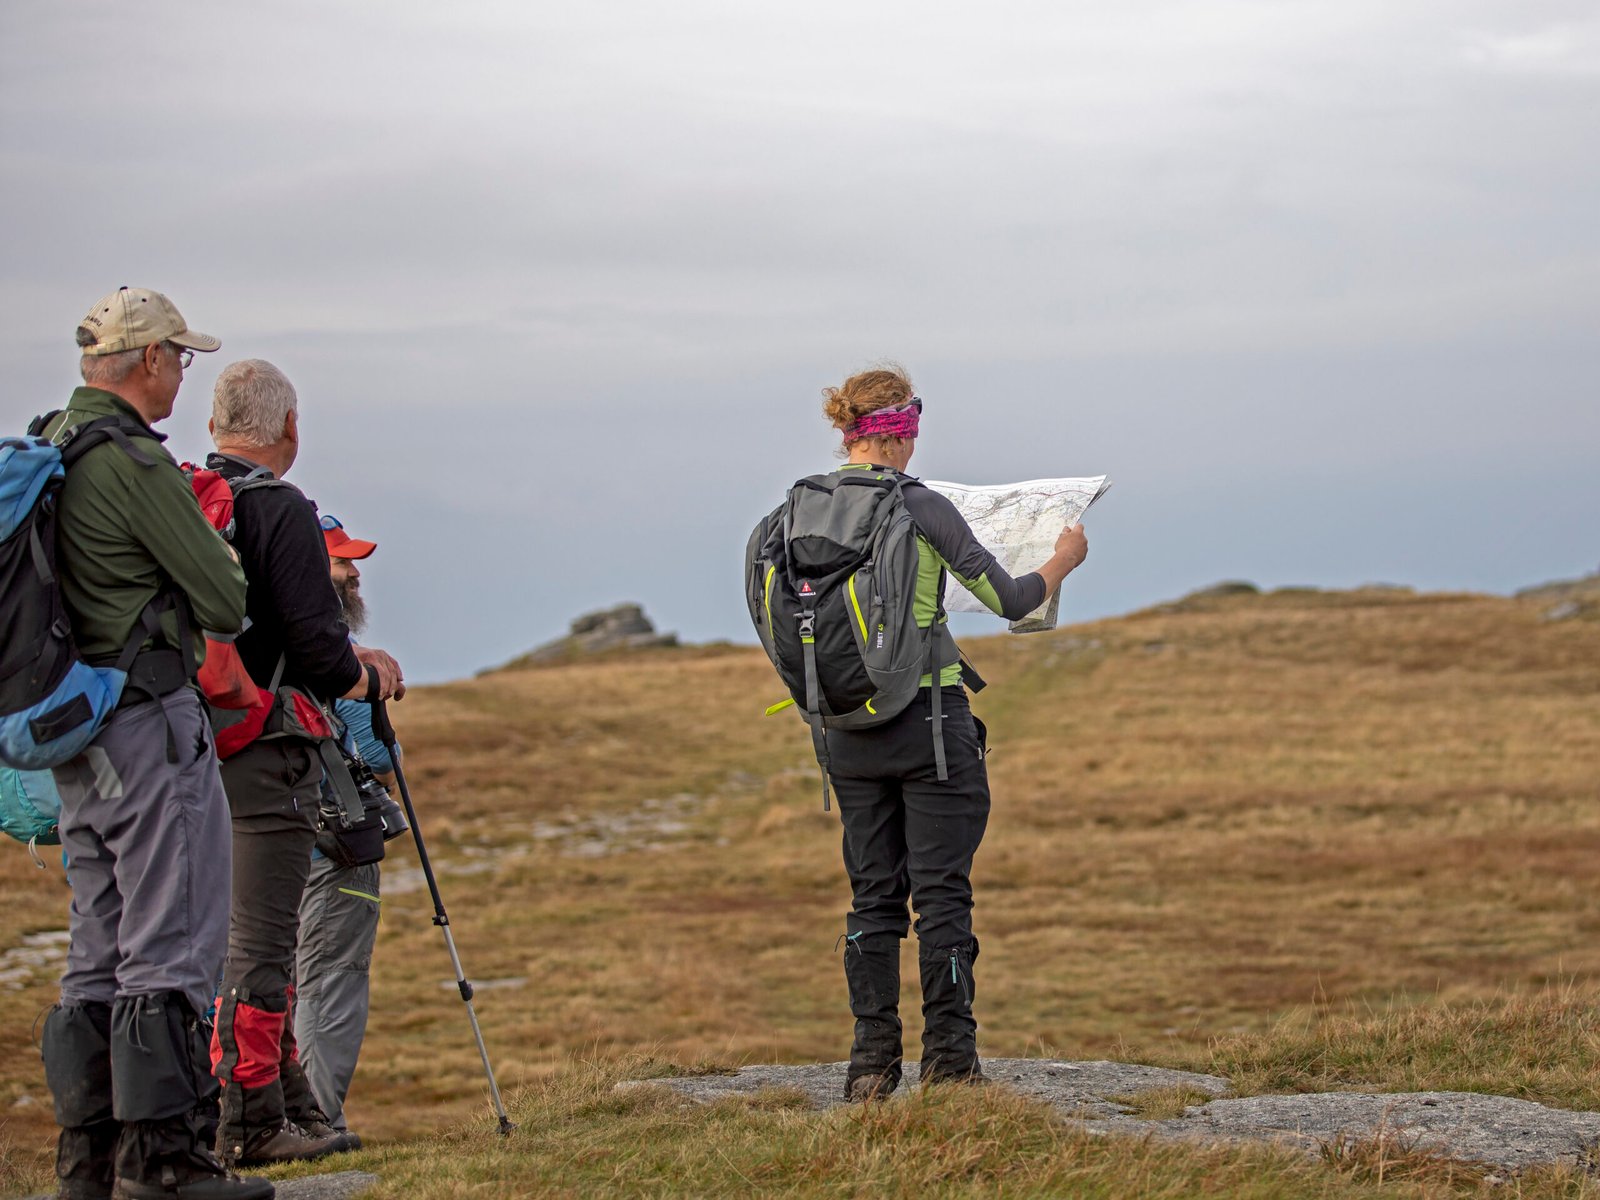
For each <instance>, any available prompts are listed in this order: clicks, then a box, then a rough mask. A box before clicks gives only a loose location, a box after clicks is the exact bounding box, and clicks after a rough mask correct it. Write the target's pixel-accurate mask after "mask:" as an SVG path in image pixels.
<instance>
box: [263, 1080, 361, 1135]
mask: <svg viewBox="0 0 1600 1200" xmlns="http://www.w3.org/2000/svg"><path fill="white" fill-rule="evenodd" d="M278 1080H279V1086H280V1087H282V1089H283V1113H284V1116H286V1117H287V1118H288V1119H289V1120H290V1121H291V1122H293V1123H294V1124H295V1125H298V1126H299V1127H300V1130H301V1132H302V1133H307V1134H310V1135H311V1136H312V1137H314V1138H333V1139H336V1140H337V1141H338V1146H337V1148H336V1149H335V1150H334V1151H332V1153H338V1152H339V1151H341V1150H359V1149H360V1148H361V1139H360V1138H359V1137H357V1136H356V1135H355V1134H353V1133H351V1132H350V1131H349V1130H348V1129H339V1128H337V1127H335V1126H334V1125H333V1124H332V1123H331V1122H330V1121H329V1120H328V1114H327V1113H325V1112H323V1111H322V1105H321V1104H319V1103H318V1102H317V1097H316V1094H315V1093H314V1092H313V1091H312V1090H311V1080H310V1079H309V1078H307V1076H306V1072H305V1067H304V1066H303V1065H302V1064H301V1063H300V1061H299V1059H297V1058H286V1059H285V1060H284V1061H283V1062H282V1063H280V1064H279V1066H278Z"/></svg>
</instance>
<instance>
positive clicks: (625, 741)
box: [0, 592, 1600, 1194]
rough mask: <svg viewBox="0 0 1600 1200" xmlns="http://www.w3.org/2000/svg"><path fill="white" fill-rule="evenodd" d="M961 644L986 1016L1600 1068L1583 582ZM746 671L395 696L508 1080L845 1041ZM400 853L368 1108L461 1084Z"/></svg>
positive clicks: (1078, 1050) (820, 883) (1437, 1072)
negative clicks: (984, 813)
mask: <svg viewBox="0 0 1600 1200" xmlns="http://www.w3.org/2000/svg"><path fill="white" fill-rule="evenodd" d="M968 649H969V651H970V652H971V654H972V655H973V657H974V658H975V659H976V660H977V662H978V665H979V667H980V669H981V670H982V671H983V673H984V674H985V675H986V676H987V677H988V678H989V679H990V681H991V683H992V684H993V686H992V687H991V688H990V689H989V690H987V691H985V692H984V693H983V694H982V695H981V696H978V697H976V698H975V701H974V706H975V708H976V709H977V711H978V712H979V714H980V715H981V716H983V718H984V719H985V720H986V721H987V722H988V724H989V727H990V732H991V745H992V747H993V749H994V751H995V753H994V755H993V758H992V759H991V764H990V765H991V778H992V781H993V790H994V811H993V815H992V819H991V823H990V828H989V833H988V836H987V838H986V840H985V843H984V846H983V849H982V851H981V852H980V854H979V857H978V860H977V864H976V866H975V871H974V874H975V882H976V888H977V900H978V907H977V912H976V925H977V929H978V932H979V935H980V937H981V938H982V939H983V954H982V958H981V960H980V961H979V963H978V972H977V989H978V996H977V1001H978V1013H979V1017H980V1020H981V1022H982V1034H981V1037H982V1046H983V1049H984V1050H986V1051H987V1052H988V1053H991V1054H997V1055H1001V1054H1010V1055H1016V1054H1034V1055H1048V1056H1054V1057H1073V1058H1090V1057H1120V1058H1131V1059H1136V1060H1138V1061H1144V1062H1150V1063H1155V1064H1158V1065H1169V1066H1187V1067H1198V1068H1200V1069H1203V1070H1214V1071H1218V1072H1220V1073H1223V1074H1227V1075H1230V1076H1231V1077H1233V1078H1234V1079H1235V1085H1236V1088H1238V1089H1241V1090H1244V1091H1260V1090H1297V1089H1304V1088H1313V1087H1329V1086H1332V1087H1341V1086H1348V1087H1356V1086H1362V1087H1413V1086H1416V1087H1424V1086H1426V1087H1459V1088H1468V1089H1472V1090H1486V1091H1500V1092H1506V1093H1509V1094H1513V1095H1522V1096H1526V1097H1528V1098H1533V1099H1543V1100H1547V1101H1550V1102H1555V1103H1562V1104H1571V1105H1576V1106H1579V1107H1600V1103H1597V1101H1600V1096H1597V1095H1596V1091H1595V1085H1594V1083H1593V1081H1592V1080H1590V1079H1589V1078H1588V1076H1589V1075H1590V1074H1592V1073H1593V1071H1594V1063H1595V1053H1596V1052H1595V1049H1594V1046H1593V1043H1592V1036H1593V1031H1592V1026H1591V1024H1590V1022H1589V1019H1588V1011H1589V1010H1590V1008H1591V1007H1592V1006H1593V1004H1594V1002H1595V999H1596V991H1595V980H1596V979H1597V978H1600V940H1597V939H1596V937H1595V934H1596V933H1597V932H1600V901H1597V899H1596V896H1595V889H1594V884H1593V877H1594V871H1593V864H1594V863H1595V862H1596V861H1597V859H1600V804H1596V800H1597V798H1600V797H1597V795H1596V782H1595V780H1596V775H1595V764H1596V763H1597V762H1600V622H1595V621H1588V620H1572V621H1560V622H1550V621H1543V620H1541V619H1540V609H1539V607H1538V606H1537V605H1530V604H1524V603H1517V602H1514V601H1508V600H1499V599H1494V598H1490V597H1481V596H1410V595H1406V594H1398V593H1393V592H1366V593H1359V592H1358V593H1344V594H1322V593H1296V594H1290V595H1263V596H1250V595H1240V596H1233V597H1219V598H1213V599H1206V600H1201V601H1193V602H1187V603H1185V604H1181V605H1176V606H1167V607H1165V608H1163V609H1156V610H1150V611H1147V612H1143V613H1137V614H1133V615H1131V616H1129V617H1124V618H1119V619H1116V620H1109V621H1101V622H1096V623H1094V624H1090V625H1082V626H1076V627H1072V628H1067V629H1062V630H1060V631H1057V632H1055V633H1052V634H1045V635H1033V636H1030V637H1025V638H1007V637H1004V636H1002V637H998V638H993V639H987V640H976V641H973V642H971V643H970V645H969V646H968ZM777 692H778V689H777V686H776V683H775V677H774V676H773V673H772V671H771V668H770V666H769V665H768V664H767V663H766V661H765V659H764V658H763V657H762V656H761V654H760V652H759V651H757V650H753V649H716V650H705V651H697V650H689V651H684V652H681V653H676V654H673V653H659V654H653V655H649V656H645V657H642V658H639V659H637V660H629V659H624V660H615V661H608V662H604V663H598V664H588V665H583V664H575V665H561V666H556V667H551V668H547V669H533V670H521V671H508V672H502V673H496V674H490V675H486V676H483V677H480V678H477V679H473V680H469V681H465V682H461V683H457V684H451V685H448V686H443V687H435V688H427V689H419V690H418V691H416V692H414V693H413V694H412V695H411V696H410V697H408V698H407V699H406V701H405V702H404V703H403V704H401V705H398V706H396V707H395V709H394V715H395V718H396V722H397V724H398V725H399V727H400V730H401V735H402V739H403V741H404V742H405V744H406V749H407V764H408V773H409V775H410V778H411V780H412V784H413V790H414V792H415V793H416V797H417V800H418V803H419V806H420V808H421V812H422V819H423V825H424V829H425V831H426V833H427V835H428V838H429V842H430V846H431V847H432V849H433V851H434V855H435V858H436V859H437V860H438V862H439V865H440V867H441V871H442V874H441V885H442V887H443V889H444V892H445V898H446V901H447V903H448V905H449V907H450V912H451V918H452V926H453V928H454V930H455V934H456V938H457V940H458V942H459V944H460V946H461V952H462V955H463V959H464V961H465V963H466V965H467V969H468V972H469V974H470V975H471V977H472V978H473V979H475V980H479V981H501V983H502V985H503V986H501V987H498V988H493V989H486V990H483V991H480V992H479V995H478V1009H479V1013H480V1015H481V1016H482V1018H483V1023H484V1030H485V1036H486V1038H487V1039H488V1042H489V1046H490V1049H491V1052H492V1053H493V1054H494V1056H495V1059H496V1063H497V1066H498V1067H499V1070H500V1073H501V1075H502V1080H503V1082H504V1083H505V1084H506V1085H507V1086H509V1087H511V1088H517V1087H522V1088H526V1089H529V1091H528V1093H527V1094H529V1095H537V1094H539V1089H540V1088H543V1087H545V1086H547V1085H548V1082H549V1080H551V1079H552V1078H554V1077H555V1076H556V1075H557V1074H558V1073H559V1072H562V1071H565V1070H567V1064H569V1063H570V1062H571V1061H572V1060H573V1058H574V1057H575V1056H576V1057H579V1058H581V1059H583V1060H584V1061H589V1062H596V1063H615V1062H618V1061H621V1060H622V1059H623V1058H624V1057H625V1056H628V1055H634V1054H638V1053H640V1052H643V1053H648V1054H650V1055H653V1056H655V1057H656V1058H657V1059H660V1060H664V1061H667V1062H671V1063H677V1064H684V1065H687V1064H699V1065H702V1066H707V1065H709V1066H717V1065H721V1066H729V1065H737V1064H738V1063H741V1062H751V1061H789V1062H801V1061H818V1060H831V1059H837V1058H840V1057H842V1056H843V1054H844V1052H845V1049H846V1047H847V1037H848V1018H847V1014H846V1012H845V1009H844V1003H843V984H842V979H841V974H840V968H839V963H838V960H837V958H836V957H835V956H834V955H833V953H832V946H833V943H834V939H835V937H836V935H837V934H838V933H839V932H840V930H841V929H842V925H843V920H842V916H843V912H844V910H845V909H846V907H847V906H848V892H847V888H846V885H845V882H844V878H843V872H842V870H841V869H840V867H839V864H838V825H837V818H836V816H835V815H834V814H825V813H823V812H822V811H821V806H820V789H819V788H818V786H817V776H816V767H815V763H814V761H813V760H812V759H811V757H810V750H809V741H808V739H807V738H806V736H805V733H804V729H803V727H802V726H801V724H800V723H799V722H798V721H795V720H793V719H792V718H790V717H788V716H787V714H784V715H782V716H779V717H773V718H769V719H764V718H762V717H761V716H760V711H761V709H762V708H763V707H764V706H765V705H766V704H768V703H770V702H771V701H772V700H774V699H776V698H777ZM0 849H3V847H0ZM412 864H413V860H412V858H411V856H410V854H409V853H406V852H404V849H403V848H402V849H401V850H397V851H396V853H395V857H394V858H392V859H391V860H390V862H388V863H386V866H385V870H386V879H385V885H384V890H385V900H384V909H385V913H384V919H383V923H382V926H381V929H380V934H379V941H378V947H377V952H376V956H375V962H374V974H373V985H374V997H373V1013H372V1027H371V1034H370V1036H369V1039H368V1043H367V1050H366V1053H365V1056H364V1058H363V1063H362V1069H361V1072H360V1074H359V1075H358V1077H357V1081H356V1085H355V1089H354V1091H353V1092H352V1095H351V1098H350V1104H349V1108H350V1116H351V1120H352V1122H353V1123H354V1124H355V1125H356V1126H357V1127H358V1128H360V1129H362V1130H363V1132H364V1133H366V1134H367V1135H368V1136H369V1137H371V1138H373V1139H374V1140H375V1141H376V1142H378V1143H383V1142H386V1141H387V1142H389V1143H390V1144H391V1145H393V1144H394V1143H395V1142H396V1141H397V1140H399V1139H411V1138H417V1137H423V1136H426V1135H428V1134H430V1133H432V1132H434V1131H437V1130H439V1129H441V1128H445V1127H448V1126H450V1125H451V1124H452V1123H453V1122H456V1121H459V1120H460V1119H462V1118H464V1117H465V1116H466V1115H467V1114H469V1113H473V1112H477V1111H478V1109H479V1106H480V1104H481V1097H482V1095H483V1084H482V1079H481V1069H480V1067H479V1064H478V1062H477V1056H476V1053H475V1051H474V1049H473V1046H472V1042H471V1039H470V1035H469V1034H468V1031H467V1028H466V1021H465V1016H464V1014H463V1012H462V1011H461V1005H460V1002H459V1000H457V999H456V998H455V993H454V987H453V984H452V983H451V982H450V980H449V969H448V961H447V960H446V958H445V955H444V949H443V946H442V944H441V939H440V938H439V935H438V931H437V930H436V929H435V928H434V927H433V926H432V925H431V923H430V921H429V908H428V904H427V899H426V894H425V893H424V892H423V891H421V890H420V887H419V886H418V884H419V882H420V881H419V880H418V879H417V878H416V875H417V872H416V870H415V867H414V865H412ZM66 903H67V895H66V890H65V888H64V886H63V883H62V878H61V874H60V871H59V869H58V868H55V867H52V868H51V869H50V870H49V871H46V872H40V871H37V870H35V869H34V867H33V866H32V865H31V863H29V861H28V858H27V855H26V854H25V853H24V852H22V851H21V849H20V848H17V847H13V848H12V851H11V852H10V853H4V854H0V905H4V907H5V911H6V912H7V914H8V920H9V925H8V928H7V930H6V931H5V932H4V933H3V934H0V953H4V952H6V951H7V950H9V949H11V948H14V947H16V946H18V945H19V944H20V941H21V938H22V937H23V936H24V935H26V934H30V933H36V932H41V931H48V930H55V929H61V928H64V926H65V910H66ZM914 953H915V950H914V947H913V946H909V945H908V949H907V965H908V968H909V970H908V973H907V974H908V978H909V977H912V975H914V965H913V964H914V961H915V960H914V957H912V956H913V955H914ZM56 970H58V968H56V967H51V966H48V965H47V966H45V967H42V968H39V969H37V970H33V971H32V972H31V973H30V972H28V971H23V972H21V973H20V976H19V977H18V978H17V979H16V980H15V981H14V982H12V983H10V984H6V983H0V1122H3V1124H0V1172H8V1174H3V1175H0V1190H7V1189H9V1188H10V1187H11V1183H10V1182H9V1181H13V1180H21V1179H23V1178H24V1177H26V1176H27V1174H28V1173H29V1172H34V1176H33V1177H35V1178H37V1177H38V1172H39V1171H40V1170H41V1169H42V1168H43V1166H44V1165H45V1155H46V1153H47V1147H48V1145H49V1141H50V1137H51V1124H50V1106H49V1098H48V1093H47V1092H46V1091H45V1089H44V1086H43V1075H42V1071H41V1069H40V1066H39V1060H38V1057H37V1052H36V1051H35V1050H34V1048H33V1046H32V1044H31V1036H30V1029H31V1028H32V1026H33V1024H34V1021H35V1018H36V1016H37V1015H38V1013H39V1012H40V1011H41V1010H42V1009H43V1008H44V1007H45V1006H46V1005H48V1004H49V1003H50V1001H51V999H52V998H53V995H54V987H53V982H54V975H55V972H56ZM1463 1021H1465V1022H1466V1024H1465V1025H1463V1024H1462V1022H1463ZM907 1026H908V1027H907V1034H908V1038H909V1039H910V1044H911V1050H910V1052H911V1053H912V1054H915V1039H916V1037H917V1035H918V1032H919V1029H918V1023H917V1018H916V1015H915V1013H914V1012H911V1013H908V1021H907ZM608 1069H609V1068H608ZM662 1119H663V1120H664V1119H665V1118H662ZM743 1119H744V1118H743V1117H741V1120H743ZM751 1119H755V1118H753V1117H752V1118H751ZM760 1119H761V1120H771V1121H778V1120H780V1119H784V1120H787V1119H794V1120H802V1117H801V1116H800V1115H796V1114H790V1115H789V1116H785V1115H784V1113H782V1112H781V1111H780V1112H778V1113H777V1114H775V1115H774V1114H766V1115H764V1116H762V1117H761V1118H760ZM803 1119H804V1120H823V1121H832V1120H839V1119H843V1118H834V1117H827V1118H813V1117H810V1116H805V1117H804V1118H803ZM829 1128H831V1127H829ZM619 1136H624V1137H625V1135H619ZM395 1153H400V1150H398V1149H397V1150H395ZM1161 1153H1162V1154H1165V1153H1167V1151H1165V1150H1163V1151H1161ZM708 1169H709V1168H708ZM19 1172H20V1174H19ZM1333 1174H1334V1176H1337V1174H1338V1173H1337V1172H1334V1173H1333ZM1330 1178H1332V1176H1330ZM1390 1179H1392V1176H1391V1177H1387V1178H1386V1180H1385V1183H1384V1185H1383V1186H1385V1187H1387V1186H1389V1180H1390ZM439 1186H441V1187H442V1186H445V1185H444V1184H442V1183H441V1184H439ZM1019 1186H1020V1185H1019ZM1330 1186H1333V1185H1332V1184H1330ZM438 1194H444V1193H442V1192H441V1193H438ZM1219 1194H1220V1193H1219ZM1237 1194H1246V1193H1243V1192H1241V1193H1237ZM1307 1194H1311V1193H1307ZM1329 1194H1337V1193H1329ZM1552 1194H1553V1193H1552Z"/></svg>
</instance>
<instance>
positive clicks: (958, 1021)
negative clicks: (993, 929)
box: [917, 938, 983, 1084]
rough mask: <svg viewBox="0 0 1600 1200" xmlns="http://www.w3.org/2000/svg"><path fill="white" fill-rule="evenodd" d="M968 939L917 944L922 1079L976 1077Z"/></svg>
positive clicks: (973, 953)
mask: <svg viewBox="0 0 1600 1200" xmlns="http://www.w3.org/2000/svg"><path fill="white" fill-rule="evenodd" d="M977 957H978V942H977V939H976V938H974V939H973V940H972V941H970V942H966V943H963V944H962V945H959V946H947V947H944V948H938V947H934V946H923V947H921V948H920V950H919V951H918V955H917V958H918V962H919V965H920V966H921V968H922V1082H923V1083H924V1084H929V1083H945V1082H949V1081H960V1082H970V1081H973V1080H977V1079H982V1077H983V1071H982V1069H981V1068H980V1067H979V1066H978V1023H977V1022H976V1021H974V1020H973V1019H972V997H973V981H972V963H973V960H974V959H976V958H977Z"/></svg>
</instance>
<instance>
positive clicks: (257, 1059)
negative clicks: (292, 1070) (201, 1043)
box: [211, 997, 289, 1088]
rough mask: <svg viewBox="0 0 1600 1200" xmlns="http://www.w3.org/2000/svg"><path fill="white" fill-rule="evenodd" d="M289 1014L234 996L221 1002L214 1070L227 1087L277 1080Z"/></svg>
mask: <svg viewBox="0 0 1600 1200" xmlns="http://www.w3.org/2000/svg"><path fill="white" fill-rule="evenodd" d="M288 1017H289V1014H288V1012H287V1011H285V1012H268V1011H267V1010H266V1009H264V1008H257V1007H256V1006H255V1005H253V1004H246V1003H245V1002H244V1001H242V1000H235V999H234V998H232V997H228V998H227V999H226V1000H224V1001H222V1002H220V1003H219V1004H218V1005H217V1026H216V1029H215V1030H214V1031H213V1032H212V1034H211V1073H212V1074H213V1075H215V1076H216V1077H217V1079H218V1080H219V1081H220V1082H221V1083H222V1084H223V1085H224V1086H226V1085H228V1084H230V1083H237V1084H238V1085H239V1086H240V1087H247V1088H257V1087H265V1086H266V1085H267V1084H269V1083H271V1082H272V1081H273V1080H275V1079H277V1078H278V1062H279V1058H280V1056H281V1055H282V1040H283V1029H284V1024H285V1023H286V1022H287V1020H288Z"/></svg>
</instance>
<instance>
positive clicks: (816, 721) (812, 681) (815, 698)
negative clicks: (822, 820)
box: [798, 608, 828, 812]
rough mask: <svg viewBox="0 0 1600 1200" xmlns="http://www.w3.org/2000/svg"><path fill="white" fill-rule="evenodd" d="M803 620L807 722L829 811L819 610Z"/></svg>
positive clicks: (804, 613)
mask: <svg viewBox="0 0 1600 1200" xmlns="http://www.w3.org/2000/svg"><path fill="white" fill-rule="evenodd" d="M798 618H799V621H800V654H801V657H802V658H803V659H804V660H805V668H806V712H805V716H806V723H807V724H808V725H810V726H811V746H812V749H814V750H815V751H816V752H817V766H819V767H821V768H822V811H823V812H827V811H828V735H827V733H826V732H824V730H823V726H822V688H821V686H820V685H819V684H818V682H817V636H816V634H817V614H816V612H815V611H814V610H812V609H809V608H808V609H805V610H803V611H802V612H800V613H799V614H798Z"/></svg>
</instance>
